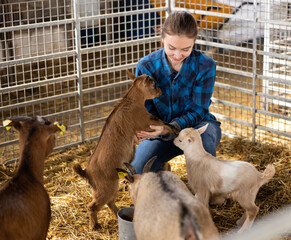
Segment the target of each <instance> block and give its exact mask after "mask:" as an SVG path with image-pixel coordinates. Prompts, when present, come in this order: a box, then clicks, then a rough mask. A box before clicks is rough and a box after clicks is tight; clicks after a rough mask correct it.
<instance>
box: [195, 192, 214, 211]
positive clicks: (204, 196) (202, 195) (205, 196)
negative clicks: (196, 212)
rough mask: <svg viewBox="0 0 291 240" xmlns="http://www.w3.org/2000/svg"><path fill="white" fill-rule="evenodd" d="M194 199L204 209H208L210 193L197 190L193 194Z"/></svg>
mask: <svg viewBox="0 0 291 240" xmlns="http://www.w3.org/2000/svg"><path fill="white" fill-rule="evenodd" d="M195 197H196V198H197V199H198V200H199V201H200V202H202V203H203V204H204V205H205V206H206V207H209V197H210V192H209V191H208V190H207V189H203V190H198V191H197V192H196V194H195Z"/></svg>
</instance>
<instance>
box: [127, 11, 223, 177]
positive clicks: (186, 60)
mask: <svg viewBox="0 0 291 240" xmlns="http://www.w3.org/2000/svg"><path fill="white" fill-rule="evenodd" d="M197 34H198V28H197V23H196V21H195V19H194V17H193V16H192V15H191V14H190V13H188V12H174V13H172V14H170V15H169V17H168V18H167V19H166V21H165V23H164V25H163V26H162V28H161V40H162V43H163V48H161V49H159V50H157V51H155V52H152V53H150V54H149V55H147V56H145V57H144V58H142V59H141V60H140V61H139V63H138V65H137V68H136V76H140V75H142V74H147V75H149V76H151V77H152V78H153V79H154V80H155V82H156V85H157V86H158V87H159V88H160V89H161V90H162V95H161V96H160V97H158V98H154V99H152V100H147V101H146V103H145V106H146V108H147V110H148V111H149V112H150V113H151V114H153V115H155V116H156V117H158V118H160V119H161V120H163V121H164V122H167V123H169V124H171V125H173V126H175V127H176V128H178V129H180V130H181V129H184V128H188V127H193V128H198V127H201V126H203V125H205V124H207V123H208V124H209V127H208V128H207V131H206V132H205V133H204V134H203V135H202V141H203V146H204V148H205V149H206V151H207V152H209V153H211V154H212V155H213V156H215V155H216V147H217V145H218V143H219V141H220V138H221V129H220V122H218V121H217V120H216V118H215V117H214V116H213V115H212V114H211V113H210V112H209V106H210V104H211V96H212V93H213V88H214V82H215V76H216V70H215V67H216V64H215V61H214V60H213V59H212V58H210V57H208V56H206V55H204V54H202V53H201V52H200V51H196V50H194V49H193V47H194V44H195V40H196V37H197ZM151 129H152V130H153V131H151V132H147V131H141V132H138V133H137V137H138V139H140V140H142V142H141V143H140V144H139V145H138V147H137V149H136V154H135V159H134V161H133V162H132V165H133V167H134V168H135V169H136V171H137V173H141V171H142V169H143V167H144V165H145V164H146V163H147V161H148V160H149V159H151V158H152V157H153V156H158V157H157V159H156V161H155V163H154V164H153V165H152V169H151V170H152V171H157V170H159V169H161V168H162V167H163V166H164V164H165V163H166V162H168V161H169V160H171V159H172V158H174V157H176V156H177V155H180V154H182V153H183V152H182V151H181V150H180V149H179V148H177V147H176V146H175V145H174V144H173V138H174V137H175V136H174V134H170V133H169V132H168V131H167V130H165V129H164V128H163V127H158V126H151Z"/></svg>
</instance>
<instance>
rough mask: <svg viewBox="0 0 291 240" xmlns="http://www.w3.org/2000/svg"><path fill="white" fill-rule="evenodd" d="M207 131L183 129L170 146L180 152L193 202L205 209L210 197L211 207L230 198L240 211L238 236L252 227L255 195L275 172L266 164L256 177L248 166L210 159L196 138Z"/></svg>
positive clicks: (253, 169)
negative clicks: (239, 206)
mask: <svg viewBox="0 0 291 240" xmlns="http://www.w3.org/2000/svg"><path fill="white" fill-rule="evenodd" d="M207 127H208V124H207V125H205V126H203V127H201V128H199V129H194V128H186V129H183V130H182V131H181V132H180V133H179V135H178V137H177V138H176V139H175V140H174V144H175V145H176V146H178V147H179V148H180V149H182V150H183V151H184V154H185V157H186V168H187V173H188V182H189V185H190V187H191V189H192V191H193V192H194V193H195V196H196V197H197V199H199V200H200V201H201V202H203V203H204V204H205V205H206V206H208V203H209V198H210V197H213V198H212V199H211V203H212V204H222V203H223V202H224V200H225V199H226V198H232V199H233V200H236V201H238V203H239V204H240V205H241V207H242V208H244V210H245V213H244V215H243V216H242V217H241V218H240V219H239V220H238V221H237V224H238V225H242V227H241V228H240V230H239V232H242V231H244V230H245V229H247V228H248V227H251V225H252V224H253V222H254V219H255V217H256V215H257V213H258V209H259V208H258V207H257V206H256V204H255V199H256V195H257V192H258V190H259V188H260V187H261V186H262V185H263V184H265V183H267V182H269V181H270V179H271V178H272V177H273V176H274V174H275V168H274V166H273V165H272V164H268V165H267V167H266V169H265V171H264V172H263V173H260V172H258V171H257V170H256V168H255V167H254V166H253V165H251V164H250V163H248V162H243V161H228V160H220V159H218V158H215V157H213V156H212V155H211V154H209V153H207V152H206V151H205V149H204V148H203V145H202V140H201V136H200V135H201V134H202V133H203V132H204V131H205V130H206V128H207Z"/></svg>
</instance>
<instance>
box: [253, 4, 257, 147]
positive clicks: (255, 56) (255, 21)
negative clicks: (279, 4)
mask: <svg viewBox="0 0 291 240" xmlns="http://www.w3.org/2000/svg"><path fill="white" fill-rule="evenodd" d="M253 12H254V16H253V17H254V18H253V93H252V99H253V106H252V117H253V119H252V141H253V143H255V142H256V104H257V100H256V96H257V38H256V31H257V29H256V23H257V21H258V19H257V0H254V11H253Z"/></svg>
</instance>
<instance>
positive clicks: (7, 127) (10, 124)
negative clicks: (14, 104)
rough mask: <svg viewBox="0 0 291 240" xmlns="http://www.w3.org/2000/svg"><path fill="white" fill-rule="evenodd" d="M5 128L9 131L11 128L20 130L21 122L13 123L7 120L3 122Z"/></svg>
mask: <svg viewBox="0 0 291 240" xmlns="http://www.w3.org/2000/svg"><path fill="white" fill-rule="evenodd" d="M3 127H6V129H7V130H9V129H10V128H11V127H14V128H15V129H16V130H18V131H19V130H20V128H21V123H20V122H19V121H12V120H10V119H7V120H5V121H3Z"/></svg>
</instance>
